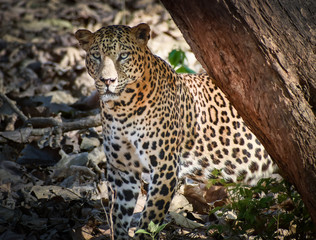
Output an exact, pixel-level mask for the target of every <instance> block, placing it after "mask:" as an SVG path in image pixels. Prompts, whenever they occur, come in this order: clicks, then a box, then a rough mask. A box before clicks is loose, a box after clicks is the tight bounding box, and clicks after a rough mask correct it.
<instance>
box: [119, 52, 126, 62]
mask: <svg viewBox="0 0 316 240" xmlns="http://www.w3.org/2000/svg"><path fill="white" fill-rule="evenodd" d="M128 55H129V53H128V52H123V53H121V54H120V56H119V59H118V60H119V61H120V60H124V59H126V58H127V57H128Z"/></svg>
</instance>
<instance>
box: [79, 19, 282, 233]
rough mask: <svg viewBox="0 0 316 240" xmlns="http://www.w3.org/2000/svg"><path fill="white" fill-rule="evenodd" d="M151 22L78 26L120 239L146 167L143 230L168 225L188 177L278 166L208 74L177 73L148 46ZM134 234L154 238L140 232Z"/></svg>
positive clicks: (246, 177)
mask: <svg viewBox="0 0 316 240" xmlns="http://www.w3.org/2000/svg"><path fill="white" fill-rule="evenodd" d="M150 31H151V30H150V27H149V25H148V24H146V23H140V24H139V25H137V26H134V27H130V26H125V25H109V26H105V27H102V28H101V29H99V30H97V31H95V32H91V31H89V30H87V29H79V30H77V31H76V33H75V37H76V39H77V40H78V42H79V44H80V46H81V48H82V49H83V50H84V51H85V64H86V69H87V72H88V73H89V75H90V76H91V77H92V78H93V79H94V81H95V86H96V89H97V92H98V93H99V98H100V109H101V110H100V114H101V122H102V129H103V130H102V135H103V140H104V152H105V156H106V160H107V167H106V168H107V169H106V171H107V172H106V177H107V181H108V183H109V187H108V189H109V193H111V194H109V195H110V196H109V202H110V206H111V208H112V211H111V214H112V215H111V219H112V224H113V234H114V239H130V238H131V237H130V236H129V234H128V231H129V228H130V226H131V220H132V217H133V212H134V208H135V204H136V201H137V198H138V196H139V193H140V191H141V182H142V175H143V173H147V174H148V175H149V176H150V180H149V183H148V189H147V195H146V203H145V206H144V208H143V210H142V212H141V217H140V220H139V223H138V229H147V227H148V225H149V223H150V222H151V221H152V222H154V223H155V224H161V223H162V222H163V220H164V218H165V216H166V214H167V212H168V209H169V207H170V203H171V200H172V198H173V196H174V195H175V191H176V189H177V187H178V185H179V184H180V182H181V179H184V178H191V179H193V180H196V181H206V180H207V179H210V178H213V177H214V174H213V171H214V169H217V170H220V175H221V178H223V179H225V180H227V181H233V182H236V181H240V180H242V182H244V183H246V184H253V183H254V182H256V181H258V180H259V179H260V178H264V177H269V176H271V174H272V173H273V172H275V171H276V169H277V167H276V165H275V164H274V163H273V161H272V158H271V157H270V155H269V154H268V153H267V151H266V150H265V148H264V147H263V145H262V144H261V143H260V141H259V140H258V138H257V137H256V136H255V135H254V134H253V132H252V131H251V130H250V128H249V127H248V126H247V125H246V123H245V122H244V120H243V119H242V117H241V116H240V115H239V114H238V113H237V111H236V109H235V108H234V106H233V105H232V104H231V102H230V101H229V100H228V98H227V97H226V95H225V94H224V93H223V92H222V91H221V90H220V89H219V88H218V87H217V86H216V85H215V84H214V80H213V79H212V78H211V77H210V76H209V75H208V74H206V73H198V74H187V73H182V74H180V73H177V72H176V71H175V70H174V69H173V68H172V67H171V65H170V64H169V63H167V62H166V61H164V60H163V59H161V58H160V57H158V56H156V55H154V54H153V53H152V52H151V50H150V49H149V47H148V41H149V39H150ZM134 239H146V235H144V234H135V236H134Z"/></svg>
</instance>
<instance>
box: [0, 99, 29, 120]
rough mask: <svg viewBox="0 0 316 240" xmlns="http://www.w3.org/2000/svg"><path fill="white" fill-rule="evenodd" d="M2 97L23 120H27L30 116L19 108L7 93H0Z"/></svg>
mask: <svg viewBox="0 0 316 240" xmlns="http://www.w3.org/2000/svg"><path fill="white" fill-rule="evenodd" d="M0 97H1V98H2V99H3V100H4V101H5V102H6V103H7V104H9V106H10V108H11V109H12V110H13V111H14V112H15V113H16V114H17V115H18V116H19V117H20V118H21V119H22V121H23V122H25V121H27V120H28V118H27V117H26V116H25V115H24V113H23V112H22V111H21V110H20V109H18V107H17V106H16V105H15V104H14V103H13V101H12V100H11V99H9V98H8V97H7V96H6V95H5V94H3V93H0Z"/></svg>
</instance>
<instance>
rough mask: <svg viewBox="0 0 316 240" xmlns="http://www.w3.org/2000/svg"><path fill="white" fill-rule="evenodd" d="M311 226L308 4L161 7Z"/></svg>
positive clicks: (313, 74) (314, 179) (264, 0)
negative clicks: (293, 191) (287, 183)
mask: <svg viewBox="0 0 316 240" xmlns="http://www.w3.org/2000/svg"><path fill="white" fill-rule="evenodd" d="M161 1H162V3H163V4H164V6H165V7H166V9H167V10H168V11H169V12H170V14H171V16H172V18H173V19H174V21H175V23H176V24H177V25H178V27H179V29H180V30H181V31H182V33H183V35H184V37H185V39H186V40H187V42H188V43H189V45H190V46H191V48H192V50H193V52H194V53H195V54H196V57H197V58H198V60H199V61H200V62H201V64H202V65H203V66H204V68H205V69H206V71H207V72H208V73H209V75H210V76H212V77H213V78H214V82H215V83H216V84H217V85H218V86H219V87H220V88H221V89H222V91H223V92H224V93H225V94H226V95H227V97H228V98H229V99H230V100H231V102H232V103H233V105H234V106H235V107H236V109H237V110H238V112H239V113H240V115H241V116H242V117H243V118H244V120H245V121H246V123H247V124H248V125H249V126H250V128H251V129H252V131H253V132H254V133H255V134H256V135H257V137H258V138H259V139H260V140H261V142H262V143H263V144H264V146H265V147H266V149H267V151H268V152H269V153H270V155H271V156H272V157H273V159H274V161H275V162H276V163H277V164H278V166H279V168H280V169H281V171H282V172H283V173H284V174H285V175H286V177H287V178H288V179H290V180H291V181H292V182H293V183H294V185H295V186H296V188H297V190H298V191H299V193H300V194H301V196H302V198H303V201H304V202H305V204H306V206H307V208H308V210H309V212H310V214H311V217H312V219H313V221H314V223H316V207H315V206H316V120H315V110H316V57H315V52H316V47H315V46H316V30H315V29H316V27H315V23H316V19H315V12H316V7H315V1H314V0H298V1H294V0H292V1H288V0H260V1H259V0H255V1H247V0H198V1H192V0H181V1H180V0H173V1H170V0H161Z"/></svg>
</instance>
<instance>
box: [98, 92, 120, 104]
mask: <svg viewBox="0 0 316 240" xmlns="http://www.w3.org/2000/svg"><path fill="white" fill-rule="evenodd" d="M117 99H119V96H118V95H115V94H104V95H102V96H101V100H102V101H103V102H108V101H115V100H117Z"/></svg>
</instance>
